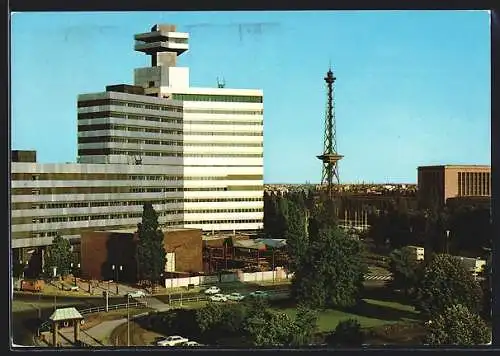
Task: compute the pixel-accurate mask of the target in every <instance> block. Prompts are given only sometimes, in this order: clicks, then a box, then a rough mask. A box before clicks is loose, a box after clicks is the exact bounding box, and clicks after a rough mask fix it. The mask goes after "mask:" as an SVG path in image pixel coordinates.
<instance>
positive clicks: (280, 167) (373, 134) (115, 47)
mask: <svg viewBox="0 0 500 356" xmlns="http://www.w3.org/2000/svg"><path fill="white" fill-rule="evenodd" d="M155 23H172V24H175V25H176V26H177V29H178V31H181V32H189V34H190V50H189V51H188V52H187V53H185V54H184V55H183V56H181V57H180V59H179V63H178V65H179V66H187V67H190V71H191V79H190V81H191V86H198V87H216V86H217V78H224V80H225V82H226V86H227V87H229V88H256V89H263V90H264V181H265V184H287V183H295V184H301V183H306V182H310V183H312V184H316V183H319V182H320V180H321V162H320V161H319V160H318V159H317V158H316V156H317V155H319V154H321V153H322V150H323V131H324V127H323V125H324V117H325V108H326V88H325V83H324V81H323V77H324V75H325V73H326V71H327V70H328V66H329V63H331V66H332V69H333V72H334V74H335V76H336V77H337V81H336V83H335V101H336V106H335V109H336V120H337V143H338V145H337V147H338V152H339V153H340V154H342V155H344V158H343V160H342V161H340V164H339V170H340V181H341V183H343V184H349V183H361V182H365V183H381V184H383V183H408V184H414V183H416V177H417V167H418V166H421V165H438V164H490V146H491V139H490V121H491V119H490V98H491V95H490V33H489V31H490V28H489V13H488V12H487V11H307V12H291V11H287V12H133V13H132V12H131V13H16V14H14V15H13V17H12V42H11V43H12V44H11V64H12V73H11V80H12V84H11V89H12V91H11V97H12V123H11V125H12V133H11V139H12V141H11V146H12V149H19V150H36V151H37V154H38V161H39V162H42V163H62V162H75V160H76V156H77V145H76V137H77V126H76V122H77V107H76V98H77V95H78V94H82V93H90V92H99V91H103V90H104V89H105V86H106V85H110V84H118V83H129V84H132V82H133V70H134V68H137V67H143V66H147V65H148V63H147V58H146V56H143V55H141V54H140V53H137V52H134V51H133V45H134V41H133V34H134V33H139V32H145V29H147V28H149V27H151V26H152V25H153V24H155Z"/></svg>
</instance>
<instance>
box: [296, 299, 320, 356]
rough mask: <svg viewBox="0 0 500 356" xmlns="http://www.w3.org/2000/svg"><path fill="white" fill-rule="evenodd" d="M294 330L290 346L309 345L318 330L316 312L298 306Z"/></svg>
mask: <svg viewBox="0 0 500 356" xmlns="http://www.w3.org/2000/svg"><path fill="white" fill-rule="evenodd" d="M294 328H295V330H294V331H293V333H292V338H291V339H292V340H291V346H295V347H300V346H305V345H309V344H311V343H312V342H313V340H314V335H315V334H316V332H317V330H318V312H317V311H316V310H313V309H309V308H307V307H306V306H303V305H299V306H298V307H297V315H296V316H295V320H294Z"/></svg>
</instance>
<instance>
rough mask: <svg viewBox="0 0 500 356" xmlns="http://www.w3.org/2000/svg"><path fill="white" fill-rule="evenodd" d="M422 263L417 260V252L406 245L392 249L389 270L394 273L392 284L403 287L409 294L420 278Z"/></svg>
mask: <svg viewBox="0 0 500 356" xmlns="http://www.w3.org/2000/svg"><path fill="white" fill-rule="evenodd" d="M421 266H422V263H421V262H419V261H417V260H416V256H415V252H414V251H413V250H412V249H411V248H409V247H407V246H405V247H403V248H401V249H399V250H394V251H392V253H391V255H390V262H389V270H390V272H391V273H392V281H391V286H392V287H393V288H395V289H402V290H403V291H404V293H405V295H408V294H409V293H410V292H411V291H412V290H413V288H414V287H415V284H416V283H417V280H418V270H419V268H420V267H421Z"/></svg>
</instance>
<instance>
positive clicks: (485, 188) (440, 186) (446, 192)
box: [418, 165, 491, 208]
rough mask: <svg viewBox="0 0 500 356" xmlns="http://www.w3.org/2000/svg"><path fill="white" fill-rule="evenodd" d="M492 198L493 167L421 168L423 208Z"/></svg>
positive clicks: (444, 166) (421, 199) (420, 189)
mask: <svg viewBox="0 0 500 356" xmlns="http://www.w3.org/2000/svg"><path fill="white" fill-rule="evenodd" d="M489 196H491V167H490V166H486V165H443V166H423V167H418V201H419V206H420V207H422V208H429V207H433V206H436V207H439V206H443V205H445V204H446V201H447V200H448V199H449V198H464V197H467V198H471V197H489Z"/></svg>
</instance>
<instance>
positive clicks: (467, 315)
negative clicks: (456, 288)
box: [425, 304, 491, 345]
mask: <svg viewBox="0 0 500 356" xmlns="http://www.w3.org/2000/svg"><path fill="white" fill-rule="evenodd" d="M490 341H491V331H490V330H489V328H488V326H487V325H486V323H485V322H484V321H483V320H482V319H481V318H480V317H479V315H477V314H475V313H472V312H470V311H469V309H468V308H467V307H466V306H464V305H461V304H457V305H451V306H449V307H446V308H445V310H444V311H443V312H442V313H441V314H439V315H437V316H436V317H435V318H433V319H432V320H430V322H427V323H426V336H425V343H426V344H430V345H481V344H487V343H489V342H490Z"/></svg>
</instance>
